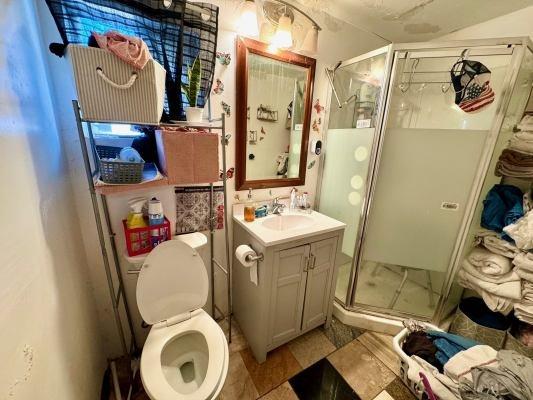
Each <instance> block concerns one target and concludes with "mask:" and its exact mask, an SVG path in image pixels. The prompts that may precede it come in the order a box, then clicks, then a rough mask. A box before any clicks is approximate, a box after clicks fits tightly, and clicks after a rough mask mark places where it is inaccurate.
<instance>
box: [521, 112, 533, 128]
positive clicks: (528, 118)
mask: <svg viewBox="0 0 533 400" xmlns="http://www.w3.org/2000/svg"><path fill="white" fill-rule="evenodd" d="M517 128H518V129H520V130H521V131H533V115H529V114H527V115H524V116H523V117H522V119H521V120H520V123H519V124H518V125H517Z"/></svg>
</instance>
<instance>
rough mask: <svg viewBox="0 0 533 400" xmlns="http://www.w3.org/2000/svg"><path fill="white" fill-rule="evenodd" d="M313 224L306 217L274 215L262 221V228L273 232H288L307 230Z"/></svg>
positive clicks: (312, 220)
mask: <svg viewBox="0 0 533 400" xmlns="http://www.w3.org/2000/svg"><path fill="white" fill-rule="evenodd" d="M314 223H315V221H314V219H313V218H311V217H308V216H306V215H292V214H291V215H283V214H282V215H274V216H272V217H270V218H267V219H265V220H264V221H262V225H263V227H265V228H267V229H271V230H273V231H288V230H292V229H304V228H309V227H310V226H312V225H313V224H314Z"/></svg>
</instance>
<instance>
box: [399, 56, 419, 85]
mask: <svg viewBox="0 0 533 400" xmlns="http://www.w3.org/2000/svg"><path fill="white" fill-rule="evenodd" d="M406 62H407V60H406ZM419 62H420V58H415V59H413V63H412V64H411V71H410V73H409V80H408V81H407V83H405V82H403V81H402V83H400V86H399V87H400V90H401V91H402V93H406V92H407V91H408V90H409V88H410V87H411V83H412V82H413V76H414V74H415V71H416V67H418V63H419Z"/></svg>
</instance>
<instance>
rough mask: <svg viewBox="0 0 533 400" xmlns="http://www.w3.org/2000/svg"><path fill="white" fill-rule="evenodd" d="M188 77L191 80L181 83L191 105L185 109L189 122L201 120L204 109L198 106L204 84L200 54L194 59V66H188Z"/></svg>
mask: <svg viewBox="0 0 533 400" xmlns="http://www.w3.org/2000/svg"><path fill="white" fill-rule="evenodd" d="M187 78H188V80H189V82H187V83H182V84H181V90H182V91H183V93H185V97H187V101H188V102H189V107H187V108H186V109H185V115H186V117H187V121H188V122H200V121H202V114H203V111H204V109H203V108H201V107H197V106H196V104H197V103H196V102H197V100H198V94H199V93H200V85H201V84H202V60H200V56H197V57H196V58H195V59H194V62H193V63H192V66H190V65H188V66H187Z"/></svg>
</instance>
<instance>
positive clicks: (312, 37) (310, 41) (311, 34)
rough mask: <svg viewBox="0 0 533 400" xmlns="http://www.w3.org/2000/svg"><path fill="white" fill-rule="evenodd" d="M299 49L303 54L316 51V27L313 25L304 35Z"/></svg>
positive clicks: (311, 53)
mask: <svg viewBox="0 0 533 400" xmlns="http://www.w3.org/2000/svg"><path fill="white" fill-rule="evenodd" d="M300 51H301V52H302V53H305V54H309V55H315V54H316V53H317V51H318V27H317V26H316V25H313V26H312V27H311V28H310V29H309V30H308V31H307V34H306V35H305V39H304V42H303V43H302V47H301V48H300Z"/></svg>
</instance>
